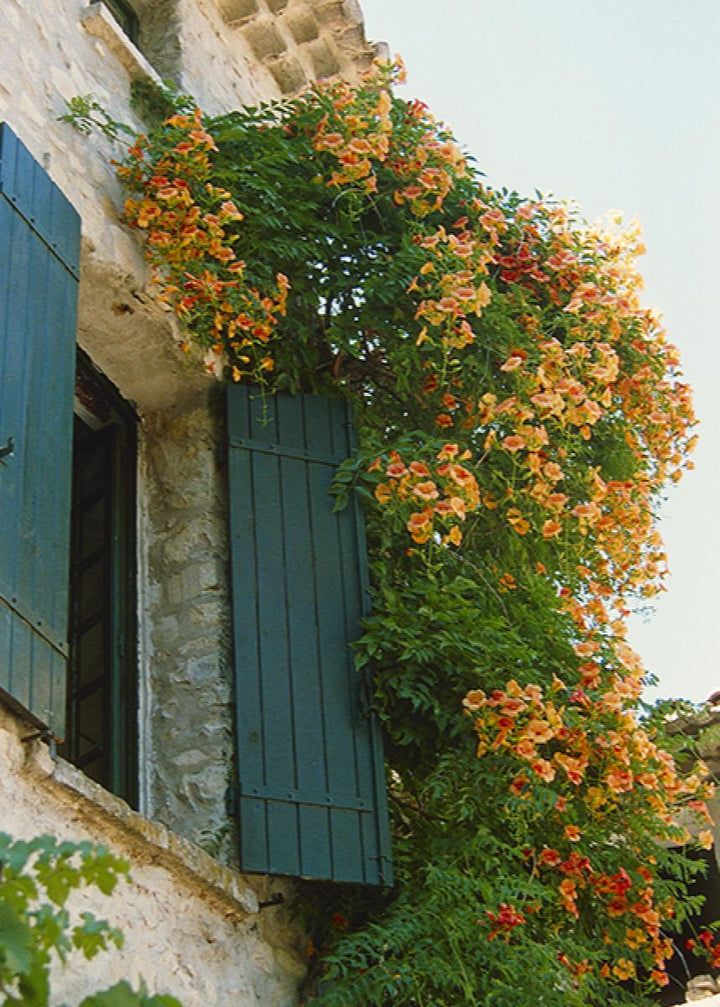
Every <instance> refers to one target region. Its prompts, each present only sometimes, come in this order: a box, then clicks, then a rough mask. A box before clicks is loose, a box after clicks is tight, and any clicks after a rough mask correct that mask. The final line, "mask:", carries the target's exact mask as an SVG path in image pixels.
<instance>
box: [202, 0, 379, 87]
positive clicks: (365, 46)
mask: <svg viewBox="0 0 720 1007" xmlns="http://www.w3.org/2000/svg"><path fill="white" fill-rule="evenodd" d="M215 2H216V3H217V5H218V7H219V10H220V13H221V14H222V17H223V20H224V21H225V23H226V24H227V26H228V28H229V29H230V31H233V32H235V31H237V32H239V33H241V35H242V36H243V38H244V39H245V41H246V42H247V44H248V45H249V47H250V49H251V51H252V53H253V55H254V56H255V58H256V59H257V60H258V61H259V62H260V63H262V64H263V65H264V66H265V67H266V68H267V69H268V70H269V71H270V73H271V74H272V75H273V77H274V78H275V81H276V83H277V85H278V87H279V88H280V90H281V92H282V93H283V94H285V95H289V94H294V93H296V92H297V91H300V90H301V89H302V88H303V87H304V86H305V85H306V84H308V83H309V82H310V81H311V80H318V79H325V78H328V77H335V76H344V77H350V78H352V77H355V76H357V75H358V74H360V73H362V71H363V70H365V69H367V68H368V67H369V66H370V64H371V63H372V61H373V59H375V58H378V57H379V58H381V59H385V58H387V57H388V48H387V45H386V44H385V43H384V42H380V43H371V42H368V40H367V39H366V37H365V25H364V22H363V15H362V10H361V8H360V4H359V3H358V2H357V0H215Z"/></svg>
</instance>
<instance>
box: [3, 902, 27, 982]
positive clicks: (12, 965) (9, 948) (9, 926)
mask: <svg viewBox="0 0 720 1007" xmlns="http://www.w3.org/2000/svg"><path fill="white" fill-rule="evenodd" d="M32 953H33V932H32V929H31V927H30V926H29V925H28V923H27V922H26V921H25V920H23V919H22V918H21V917H20V915H19V914H18V913H17V912H16V910H15V909H14V908H13V907H12V906H9V905H8V904H7V902H4V901H0V958H1V959H2V962H3V965H4V967H5V968H6V969H8V970H9V971H10V972H11V973H13V974H15V975H23V974H26V973H28V972H29V971H30V966H31V963H32Z"/></svg>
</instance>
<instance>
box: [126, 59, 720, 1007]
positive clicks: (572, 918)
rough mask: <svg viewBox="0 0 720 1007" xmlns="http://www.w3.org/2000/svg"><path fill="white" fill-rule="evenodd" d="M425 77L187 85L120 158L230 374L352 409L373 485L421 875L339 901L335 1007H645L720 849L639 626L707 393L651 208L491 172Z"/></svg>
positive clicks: (356, 484) (386, 682)
mask: <svg viewBox="0 0 720 1007" xmlns="http://www.w3.org/2000/svg"><path fill="white" fill-rule="evenodd" d="M402 79H403V70H402V66H401V64H400V63H397V62H396V63H394V64H388V65H378V66H376V67H375V68H374V69H373V70H372V71H371V72H370V73H368V74H366V75H365V76H364V77H363V78H362V79H361V80H359V81H358V82H357V83H354V84H350V83H347V82H326V83H322V84H315V85H313V86H311V87H310V88H309V89H308V90H307V91H306V92H305V93H304V94H302V95H300V96H299V97H297V98H295V99H293V100H290V101H287V102H284V103H281V104H278V105H277V106H273V105H270V106H266V107H263V108H261V109H257V110H246V111H244V112H237V113H231V114H229V115H225V116H220V117H215V118H213V117H208V116H205V115H203V114H202V113H201V112H200V111H198V110H196V109H194V108H193V106H192V103H191V102H189V101H187V100H184V99H177V100H176V101H175V108H174V110H173V111H172V114H170V115H169V116H168V117H167V119H166V120H165V121H164V122H163V123H161V124H159V125H158V126H157V127H156V128H155V129H154V130H153V131H152V132H151V133H150V134H149V135H148V136H147V137H144V136H143V137H139V138H137V140H136V141H135V143H134V144H133V146H131V147H130V149H129V151H128V154H127V156H126V157H125V159H124V160H123V162H122V163H121V164H120V165H119V166H118V169H117V170H118V175H119V177H120V178H121V180H122V181H123V183H124V185H125V186H126V187H127V190H128V193H129V194H128V198H127V200H126V202H125V207H124V214H123V219H124V220H125V222H126V223H127V224H129V225H130V226H132V227H134V228H137V229H138V230H139V231H141V232H142V233H143V235H144V236H145V247H146V253H147V257H148V260H149V262H150V264H151V266H152V270H153V276H154V280H155V284H156V288H157V291H158V296H159V297H160V298H161V299H163V300H165V301H166V302H167V303H169V304H170V305H171V306H172V307H173V309H174V310H175V312H176V314H177V315H178V317H179V318H180V319H181V321H182V322H183V325H184V331H185V333H186V338H187V341H188V344H192V343H195V344H197V345H199V346H200V347H201V348H202V349H203V351H204V352H205V353H206V362H207V364H208V366H210V367H211V368H213V369H217V368H218V367H220V368H224V369H225V373H226V375H227V377H228V378H229V379H231V380H236V381H239V380H243V381H246V380H250V381H253V382H254V383H256V384H259V385H260V386H262V387H263V388H264V389H265V390H266V391H267V392H268V393H271V392H273V391H275V390H290V391H297V390H299V389H302V390H308V391H318V392H325V393H329V394H343V395H346V396H348V397H349V398H351V399H352V400H353V402H354V405H355V409H356V413H357V416H358V425H359V435H360V449H359V452H358V455H357V457H356V458H354V459H352V460H350V461H348V462H347V463H346V464H345V465H344V466H342V467H341V470H340V472H339V474H338V478H337V482H336V489H337V494H338V502H339V505H342V503H343V502H344V500H345V499H346V498H347V495H348V493H349V492H350V491H351V490H353V489H356V490H358V491H359V492H360V493H362V494H363V495H364V497H365V500H366V503H367V508H366V513H367V521H368V531H369V538H370V544H371V549H372V562H373V578H374V610H373V614H372V615H371V616H370V617H369V618H368V620H367V621H366V627H365V635H364V637H363V639H362V640H361V641H360V642H359V643H358V645H357V659H358V663H359V665H360V666H363V665H372V669H373V674H374V682H375V707H376V710H377V713H378V715H379V716H380V718H381V721H382V723H383V727H384V731H385V736H386V748H387V751H388V757H389V760H390V764H391V767H392V770H393V772H392V777H391V801H392V803H393V808H394V818H395V830H396V848H397V849H398V851H399V853H398V858H399V875H400V878H401V883H400V885H399V887H398V890H397V891H396V892H395V893H391V894H389V895H388V896H387V897H386V898H385V899H384V901H382V902H381V904H377V903H371V904H366V905H364V906H363V907H362V909H359V908H358V905H357V900H356V901H355V902H353V900H352V899H349V900H345V902H343V905H342V911H341V912H339V911H338V909H337V907H336V906H330V907H329V908H328V910H327V912H326V914H325V916H324V918H325V919H338V918H340V919H342V920H343V921H344V925H343V926H342V927H341V928H339V927H338V926H329V927H327V928H326V932H325V934H323V926H322V924H320V925H319V930H318V934H317V935H316V936H317V943H321V942H322V940H323V939H327V941H328V942H329V944H330V945H331V946H332V948H334V951H332V953H330V954H329V955H327V956H326V959H325V960H326V963H327V965H326V967H327V968H328V969H329V973H328V974H329V975H331V976H332V977H333V979H334V985H333V987H332V989H331V990H330V991H329V992H327V993H325V994H323V998H322V1002H323V1003H327V1004H341V1003H358V1002H363V1003H369V1004H370V1003H373V1004H375V1003H377V1004H385V1003H390V1002H392V1003H394V1004H395V1003H397V1004H402V1003H406V1004H416V1003H420V1002H428V1003H429V1002H438V1003H439V1002H443V1003H451V1002H452V1003H480V1002H482V1003H485V1002H487V1003H490V1002H493V1003H502V1004H503V1007H513V1005H517V1007H527V1004H528V1003H529V1002H531V1001H530V1000H529V999H528V997H529V996H531V995H532V996H534V993H535V991H536V989H537V984H538V982H539V981H541V982H542V984H543V986H542V988H543V990H544V996H545V999H544V1000H543V1002H544V1003H547V1004H548V1005H551V1007H552V1005H554V1004H558V1005H560V1004H562V1005H563V1007H567V1005H568V1004H570V1003H573V1004H575V1003H576V1004H578V1005H579V1004H583V1005H586V1004H600V1003H603V1004H605V1003H610V1002H612V1003H633V1004H640V1003H646V1002H649V1001H646V1000H645V999H644V997H645V993H646V991H647V990H648V989H651V988H653V987H655V988H656V987H657V986H662V985H663V984H665V983H666V982H667V981H668V979H667V970H666V966H667V962H668V960H669V959H670V958H671V956H672V953H673V945H672V930H673V927H675V926H676V925H678V924H679V923H680V922H681V921H682V919H683V916H684V913H685V909H684V906H683V900H682V894H683V887H682V883H681V882H680V881H679V880H678V878H679V877H681V876H682V875H683V872H687V871H688V870H689V869H690V868H689V866H688V863H687V861H686V859H683V856H682V854H679V853H673V852H671V851H670V850H669V848H668V847H669V845H674V846H676V847H683V848H685V849H689V848H690V847H692V846H706V845H707V844H708V843H709V842H710V841H711V835H710V833H709V831H708V824H709V822H708V818H709V816H708V813H707V805H706V801H707V798H708V796H709V795H710V793H711V787H710V785H709V783H708V781H707V779H706V775H707V774H706V771H705V769H704V767H703V766H702V765H698V766H697V767H694V768H693V769H692V770H689V771H683V772H680V771H679V770H678V768H677V767H676V766H675V764H674V762H673V760H672V758H671V756H670V755H669V754H668V753H667V752H666V751H664V749H663V747H662V745H661V744H660V743H659V740H658V739H657V738H655V737H653V736H652V732H651V731H650V730H649V729H648V728H647V727H646V726H644V725H643V723H642V721H641V720H640V719H639V712H638V711H639V698H640V693H641V684H642V677H643V674H644V672H643V668H642V665H641V662H640V659H639V657H638V656H637V655H636V654H635V653H634V652H633V651H632V650H631V648H630V647H629V646H628V645H627V643H626V641H625V619H626V617H627V615H628V614H629V611H630V606H631V604H632V602H633V599H638V598H639V599H647V598H652V597H653V596H654V595H655V594H656V593H657V592H658V591H660V590H662V584H663V578H664V576H665V573H666V569H667V561H666V556H665V553H664V550H663V545H662V541H661V538H660V536H659V534H658V531H657V528H656V524H655V513H656V506H657V502H658V499H659V496H660V494H661V493H662V492H663V488H664V487H665V486H666V485H667V484H668V482H672V481H675V480H677V479H678V478H679V477H680V476H681V474H682V472H683V471H684V470H685V469H687V468H689V467H691V462H690V461H689V454H690V452H691V450H692V447H693V443H694V432H693V427H694V424H695V419H694V415H693V410H692V403H691V396H690V392H689V389H688V388H687V386H686V384H685V383H684V382H683V380H682V375H681V372H680V369H679V360H678V355H677V352H676V350H675V349H674V348H673V347H672V345H671V344H670V343H669V342H668V341H667V337H666V334H665V332H664V331H663V328H662V326H661V324H660V319H659V315H658V314H657V313H656V312H654V311H651V310H649V309H648V308H647V307H645V306H644V305H643V304H642V302H641V299H640V291H641V287H642V282H641V277H640V274H639V272H638V270H637V265H636V260H637V257H638V256H639V255H641V254H642V251H643V247H642V243H641V238H640V234H639V230H638V228H637V226H636V225H634V224H631V225H630V226H628V227H623V226H622V222H621V220H620V218H619V217H618V216H617V215H615V216H610V217H608V219H606V220H605V221H603V222H600V223H598V224H593V225H588V224H586V223H585V222H584V221H583V220H582V219H581V218H580V217H579V216H578V215H577V213H576V212H575V211H573V210H572V209H571V208H569V207H567V206H565V205H563V204H559V203H557V202H554V201H551V200H544V199H541V198H535V199H525V198H522V197H520V196H518V195H517V194H515V193H507V192H504V191H503V192H499V191H496V190H494V189H492V188H490V187H489V186H487V185H486V184H484V182H483V181H482V180H481V178H480V176H479V175H478V173H477V172H476V171H475V170H474V169H473V168H472V167H471V165H470V163H469V162H468V160H467V158H466V157H465V155H464V154H463V152H462V151H461V149H460V148H459V147H458V145H457V144H456V142H455V141H454V139H453V138H452V136H451V134H450V133H449V131H448V130H447V129H446V128H445V127H444V126H442V125H441V124H439V123H437V122H436V121H435V120H434V118H433V117H432V115H431V114H430V112H429V110H428V109H427V107H426V106H425V105H424V104H423V103H421V102H418V101H404V100H402V99H400V98H399V97H397V96H396V94H395V93H394V90H393V89H394V86H395V85H396V84H397V83H400V82H401V81H402ZM473 736H474V743H473V740H472V739H473ZM689 827H691V828H692V830H693V835H695V838H692V835H691V832H689V831H688V828H689ZM678 863H681V864H682V867H681V868H678V867H677V866H675V867H673V864H675V865H677V864H678ZM334 897H335V896H332V897H330V896H327V894H325V895H319V896H317V899H318V901H319V902H320V903H322V902H323V900H324V899H325V900H329V901H332V898H334ZM341 901H342V900H341ZM368 919H370V921H371V924H370V925H369V926H368V925H367V922H368ZM411 951H412V955H413V956H414V957H413V962H414V964H413V966H412V967H410V966H409V964H408V962H409V956H410V952H411ZM569 991H570V992H569ZM353 997H354V998H355V999H353ZM498 997H499V998H500V999H498ZM573 997H574V999H573ZM358 998H359V999H358ZM493 998H494V999H493ZM532 1002H535V1001H534V1000H533V1001H532Z"/></svg>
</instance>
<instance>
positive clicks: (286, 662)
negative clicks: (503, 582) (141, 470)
mask: <svg viewBox="0 0 720 1007" xmlns="http://www.w3.org/2000/svg"><path fill="white" fill-rule="evenodd" d="M228 430H229V443H230V447H229V481H230V510H231V518H230V529H231V537H232V548H231V558H232V588H233V622H234V644H235V688H236V693H235V701H236V710H237V761H238V774H239V802H238V805H239V807H238V810H239V818H240V834H241V864H242V867H243V869H244V870H248V871H261V872H263V873H268V874H289V875H294V876H299V877H308V878H320V879H332V880H334V881H353V882H359V883H365V884H390V883H391V881H392V870H391V866H392V865H391V862H390V849H389V847H390V841H389V826H388V819H387V806H386V795H385V780H384V769H383V758H382V749H381V744H380V737H379V734H378V730H377V725H376V723H375V722H374V719H373V718H372V716H370V715H369V713H368V710H367V704H365V703H363V697H362V694H361V682H360V677H359V675H358V672H357V671H356V669H355V666H354V662H353V656H352V651H351V649H350V647H349V642H350V641H352V640H354V639H357V637H358V636H359V635H360V627H359V620H360V619H361V617H362V615H363V613H364V612H365V610H366V606H367V597H368V596H367V565H366V563H367V561H366V553H365V543H364V530H363V525H362V518H361V514H360V512H359V509H358V508H357V507H356V506H351V507H348V508H346V509H345V510H344V511H341V512H340V513H338V514H333V513H332V505H333V499H332V497H331V496H330V495H329V489H330V484H331V482H332V479H333V475H334V472H335V469H336V467H337V465H338V463H339V462H340V461H342V460H343V459H345V458H347V457H348V456H349V455H350V454H351V452H352V448H353V443H352V429H351V426H350V423H349V420H348V411H347V405H346V403H345V402H343V401H340V400H333V399H327V398H320V397H316V396H307V395H298V396H286V395H276V396H268V397H266V398H264V399H262V398H260V397H259V396H257V395H253V393H252V392H249V391H248V390H247V389H246V388H244V387H242V386H232V387H230V388H229V389H228Z"/></svg>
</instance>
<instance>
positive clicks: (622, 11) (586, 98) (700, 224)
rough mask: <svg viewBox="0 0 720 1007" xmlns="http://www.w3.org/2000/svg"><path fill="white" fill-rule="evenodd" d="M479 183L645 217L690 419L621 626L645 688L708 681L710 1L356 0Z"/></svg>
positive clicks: (657, 293)
mask: <svg viewBox="0 0 720 1007" xmlns="http://www.w3.org/2000/svg"><path fill="white" fill-rule="evenodd" d="M361 3H362V8H363V11H364V14H365V22H366V31H367V36H368V38H370V39H382V40H385V41H387V42H388V43H389V44H390V49H391V51H392V52H397V53H400V54H401V55H402V56H403V58H404V60H405V63H406V65H407V68H408V77H409V80H408V85H407V87H406V88H405V89H404V90H403V92H402V93H403V94H405V95H406V96H407V97H417V98H420V99H422V100H423V101H426V102H427V103H428V104H429V106H430V108H431V110H432V111H433V112H434V114H435V115H436V116H437V117H438V118H440V119H442V120H444V121H445V122H446V123H447V124H448V125H449V126H450V127H451V129H452V130H453V132H454V133H455V136H456V137H457V139H458V140H459V141H460V142H461V144H462V145H463V146H464V147H466V148H467V149H468V150H469V151H470V153H472V154H473V155H474V157H475V158H476V161H477V164H478V167H479V168H480V170H481V171H483V172H485V174H486V176H487V180H488V182H489V183H490V184H491V185H493V186H495V187H497V188H502V187H507V188H511V189H517V190H518V191H519V192H521V193H524V194H527V195H532V194H533V193H534V191H535V190H536V189H539V190H540V191H541V192H542V193H543V194H544V195H547V194H549V193H551V192H552V193H553V194H554V195H556V196H558V197H562V198H565V199H574V200H576V201H577V203H578V204H579V205H580V207H581V209H582V212H583V214H584V215H585V216H586V217H587V218H588V219H592V218H593V217H595V216H597V215H598V214H600V213H603V212H604V211H605V210H609V209H621V210H623V211H625V214H626V217H627V218H628V219H629V218H631V217H637V218H638V219H639V220H640V221H641V223H642V225H643V233H644V237H645V243H646V245H647V247H648V254H647V255H646V256H645V257H644V259H643V260H641V266H642V269H643V273H644V276H645V281H646V285H645V294H646V296H645V300H646V303H647V304H649V305H653V306H656V307H658V308H660V310H661V311H662V312H663V314H664V320H665V324H666V327H667V329H668V332H669V335H670V339H671V341H672V342H674V343H675V344H676V345H677V346H678V347H679V349H680V352H681V356H682V359H683V364H684V369H685V375H686V377H687V379H688V381H689V383H690V384H691V386H692V387H693V389H694V391H695V406H696V410H697V413H698V416H699V417H700V420H701V426H700V428H699V433H700V443H699V446H698V449H697V451H696V453H695V464H696V470H695V471H694V472H691V473H689V474H688V475H687V476H686V477H685V479H684V480H683V482H682V483H681V484H680V486H676V487H673V488H672V489H671V490H670V491H669V501H668V503H667V504H666V505H665V508H664V516H663V520H662V523H661V531H662V533H663V536H664V538H665V541H666V545H667V548H668V553H669V557H670V566H671V576H670V578H669V579H668V581H667V582H666V583H667V592H666V593H665V594H664V595H662V596H661V599H660V600H659V601H658V602H656V604H655V613H654V614H653V615H652V616H651V617H649V618H648V619H646V620H643V619H640V618H639V617H638V618H636V619H635V620H634V621H633V624H632V628H631V637H630V642H631V643H632V644H633V646H634V647H635V648H636V649H637V650H638V651H639V652H640V654H641V655H642V657H643V659H644V661H645V665H646V667H647V668H648V670H650V671H653V672H654V673H655V674H656V675H657V676H658V677H659V679H660V686H659V688H658V689H657V690H653V691H652V692H651V693H648V695H649V696H650V697H654V696H656V695H662V696H682V697H685V698H687V699H693V700H696V701H699V700H702V699H705V698H706V697H707V696H708V695H709V694H710V693H711V692H712V691H714V690H716V689H720V657H719V655H720V570H719V569H718V568H719V567H720V340H719V339H718V335H719V331H718V329H719V319H720V310H718V307H717V304H718V301H720V193H719V192H718V187H719V186H720V0H361Z"/></svg>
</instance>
